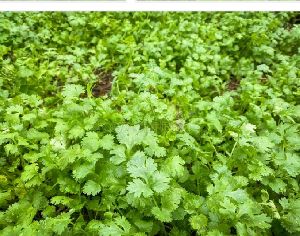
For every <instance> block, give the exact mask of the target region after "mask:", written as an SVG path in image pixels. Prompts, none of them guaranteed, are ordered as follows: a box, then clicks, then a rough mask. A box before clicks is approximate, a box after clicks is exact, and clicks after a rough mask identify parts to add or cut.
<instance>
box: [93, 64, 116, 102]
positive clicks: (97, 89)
mask: <svg viewBox="0 0 300 236" xmlns="http://www.w3.org/2000/svg"><path fill="white" fill-rule="evenodd" d="M94 73H95V75H96V76H97V78H98V81H97V82H96V83H95V84H94V86H93V88H92V94H93V96H94V97H100V96H105V95H106V94H108V93H109V92H110V90H111V86H112V81H113V76H112V72H111V71H105V70H103V69H101V68H98V69H96V70H95V71H94Z"/></svg>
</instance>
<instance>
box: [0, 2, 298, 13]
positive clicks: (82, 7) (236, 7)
mask: <svg viewBox="0 0 300 236" xmlns="http://www.w3.org/2000/svg"><path fill="white" fill-rule="evenodd" d="M0 11H300V2H298V1H297V0H296V1H266V0H262V1H247V2H242V1H201V0H198V1H139V2H138V1H136V0H127V1H123V2H121V1H114V0H112V1H101V0H99V1H64V0H61V1H42V0H37V1H26V0H24V1H0Z"/></svg>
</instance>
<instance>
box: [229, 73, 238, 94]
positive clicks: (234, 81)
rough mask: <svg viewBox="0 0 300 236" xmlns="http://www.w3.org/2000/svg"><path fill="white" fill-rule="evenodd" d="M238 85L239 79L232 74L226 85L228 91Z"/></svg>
mask: <svg viewBox="0 0 300 236" xmlns="http://www.w3.org/2000/svg"><path fill="white" fill-rule="evenodd" d="M239 86H240V80H238V79H236V78H235V77H234V76H232V77H231V78H230V81H229V83H228V85H227V88H228V90H230V91H233V90H237V89H238V87H239Z"/></svg>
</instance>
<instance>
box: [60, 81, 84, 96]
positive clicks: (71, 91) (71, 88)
mask: <svg viewBox="0 0 300 236" xmlns="http://www.w3.org/2000/svg"><path fill="white" fill-rule="evenodd" d="M82 93H84V87H83V86H81V85H79V84H67V85H66V86H65V87H64V89H63V91H62V93H61V94H62V95H63V97H65V98H68V99H72V98H78V97H79V95H80V94H82Z"/></svg>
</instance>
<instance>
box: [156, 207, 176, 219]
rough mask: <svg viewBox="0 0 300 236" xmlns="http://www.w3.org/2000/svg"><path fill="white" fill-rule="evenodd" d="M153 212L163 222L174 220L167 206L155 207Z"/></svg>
mask: <svg viewBox="0 0 300 236" xmlns="http://www.w3.org/2000/svg"><path fill="white" fill-rule="evenodd" d="M151 213H152V214H153V215H154V217H155V218H156V219H158V220H159V221H161V222H170V221H172V215H171V212H170V211H169V210H167V209H165V208H159V207H153V208H152V209H151Z"/></svg>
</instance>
